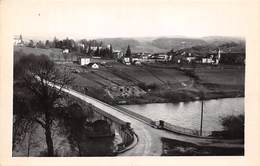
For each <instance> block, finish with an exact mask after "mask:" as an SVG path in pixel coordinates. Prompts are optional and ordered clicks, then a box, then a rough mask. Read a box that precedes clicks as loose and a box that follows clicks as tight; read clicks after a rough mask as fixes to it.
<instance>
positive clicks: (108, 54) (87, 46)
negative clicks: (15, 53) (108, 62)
mask: <svg viewBox="0 0 260 166" xmlns="http://www.w3.org/2000/svg"><path fill="white" fill-rule="evenodd" d="M20 38H21V37H20ZM25 46H27V47H32V48H43V49H49V48H58V49H68V50H69V51H70V52H77V53H81V54H85V55H89V56H100V57H104V58H113V47H112V45H111V44H109V46H106V45H105V44H104V43H103V42H102V41H98V40H86V39H81V40H79V41H75V40H73V39H69V38H65V39H61V40H60V39H58V38H56V37H54V39H53V40H45V41H34V40H30V41H29V42H28V43H26V44H25Z"/></svg>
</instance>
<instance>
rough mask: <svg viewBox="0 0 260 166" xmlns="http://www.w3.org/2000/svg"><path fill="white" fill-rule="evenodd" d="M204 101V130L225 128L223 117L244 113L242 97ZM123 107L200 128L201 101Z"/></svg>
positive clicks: (178, 123) (185, 125) (148, 115)
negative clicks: (222, 122)
mask: <svg viewBox="0 0 260 166" xmlns="http://www.w3.org/2000/svg"><path fill="white" fill-rule="evenodd" d="M203 103H204V105H203V107H204V114H203V130H208V131H221V130H223V127H222V125H221V118H222V117H226V116H228V115H239V114H244V98H242V97H241V98H224V99H213V100H207V101H204V102H203ZM122 107H124V108H126V109H129V110H131V111H133V112H135V113H138V114H141V115H143V116H146V117H148V118H151V119H152V120H164V121H166V122H169V123H171V124H174V125H177V126H181V127H185V128H189V129H196V130H199V129H200V117H201V101H192V102H185V103H184V102H180V103H152V104H141V105H123V106H122Z"/></svg>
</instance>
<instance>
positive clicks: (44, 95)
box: [14, 55, 73, 156]
mask: <svg viewBox="0 0 260 166" xmlns="http://www.w3.org/2000/svg"><path fill="white" fill-rule="evenodd" d="M14 72H15V73H14V75H15V80H19V81H20V82H21V86H22V87H23V88H25V89H26V90H27V91H28V92H30V93H31V95H32V98H31V99H30V100H29V101H30V102H29V103H27V108H30V109H25V110H23V111H20V110H19V109H18V110H17V111H16V117H17V119H19V118H21V119H24V120H27V121H33V122H36V123H38V124H40V125H41V126H42V127H43V129H44V130H45V138H46V144H47V150H48V156H53V155H54V148H53V140H52V136H51V135H52V130H51V127H52V123H53V120H54V119H55V116H56V115H57V112H56V110H57V109H56V107H55V105H57V100H58V99H59V98H61V97H62V88H64V87H65V86H67V85H69V84H70V83H71V82H72V80H73V78H71V77H70V76H69V74H68V73H66V72H63V73H62V72H60V71H59V70H58V69H57V68H56V67H55V65H54V63H53V62H52V61H50V60H49V59H48V57H46V56H44V55H41V56H37V57H36V56H33V55H29V56H25V57H23V58H21V59H20V61H19V62H18V63H17V64H16V65H15V69H14ZM47 81H48V82H52V83H53V84H55V85H59V88H57V87H54V86H50V84H48V82H47ZM27 101H28V100H27ZM25 115H26V116H25Z"/></svg>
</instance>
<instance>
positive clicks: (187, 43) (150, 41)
mask: <svg viewBox="0 0 260 166" xmlns="http://www.w3.org/2000/svg"><path fill="white" fill-rule="evenodd" d="M98 40H101V41H102V42H103V43H104V44H112V46H113V48H115V49H120V50H123V51H125V50H126V48H127V46H128V45H130V47H131V50H132V52H151V53H156V52H157V53H158V52H168V51H170V50H171V49H173V50H182V49H186V48H192V47H206V48H208V49H215V48H217V47H221V48H224V49H226V50H228V49H229V48H232V49H233V50H236V51H238V52H239V51H244V50H245V48H244V47H245V40H244V39H243V38H238V37H222V36H209V37H202V38H188V37H171V38H170V37H161V38H156V37H151V38H149V37H147V38H104V39H98ZM204 50H205V49H204Z"/></svg>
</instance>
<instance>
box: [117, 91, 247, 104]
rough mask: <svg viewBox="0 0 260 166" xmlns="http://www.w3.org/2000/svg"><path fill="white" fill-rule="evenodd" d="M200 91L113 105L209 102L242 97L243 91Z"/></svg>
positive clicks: (166, 93) (154, 94) (161, 94)
mask: <svg viewBox="0 0 260 166" xmlns="http://www.w3.org/2000/svg"><path fill="white" fill-rule="evenodd" d="M201 94H202V92H200V91H191V90H179V91H164V92H152V93H148V94H146V95H144V96H141V97H131V98H127V99H124V100H123V102H122V101H114V104H115V103H116V104H117V105H125V104H129V105H130V104H131V105H132V104H150V103H179V102H190V101H197V100H201V99H203V100H211V99H223V98H237V97H244V91H243V90H230V91H208V92H205V93H203V97H202V96H201Z"/></svg>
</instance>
